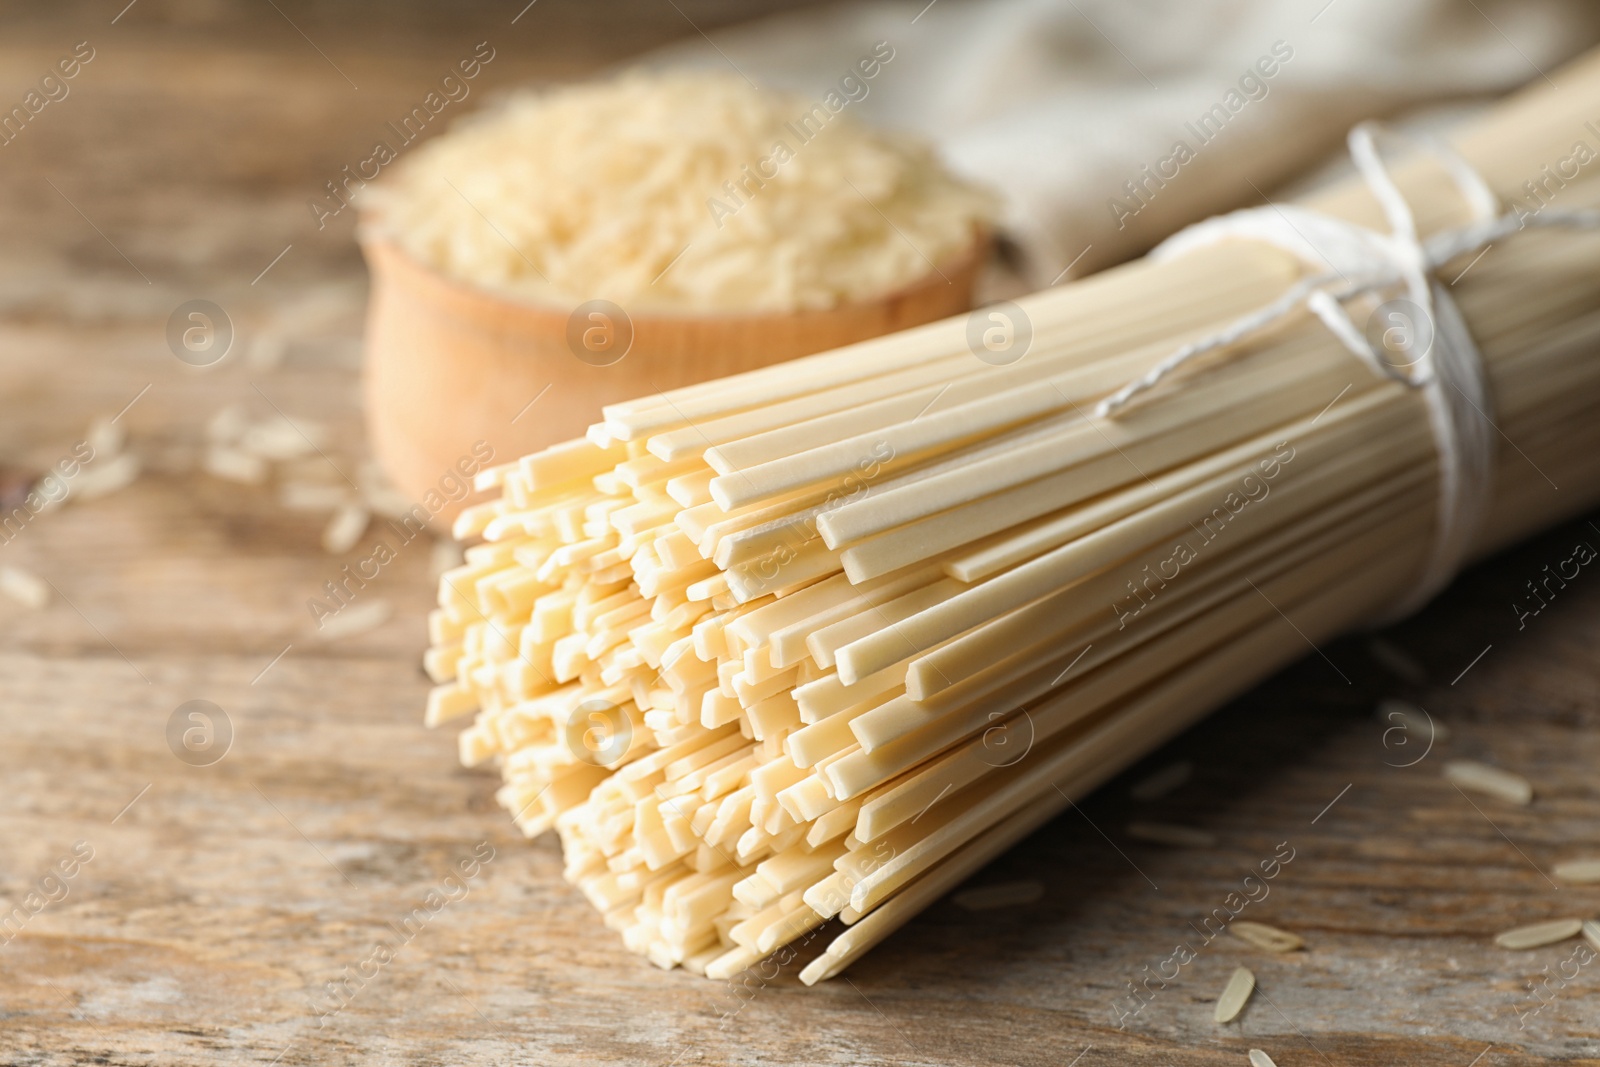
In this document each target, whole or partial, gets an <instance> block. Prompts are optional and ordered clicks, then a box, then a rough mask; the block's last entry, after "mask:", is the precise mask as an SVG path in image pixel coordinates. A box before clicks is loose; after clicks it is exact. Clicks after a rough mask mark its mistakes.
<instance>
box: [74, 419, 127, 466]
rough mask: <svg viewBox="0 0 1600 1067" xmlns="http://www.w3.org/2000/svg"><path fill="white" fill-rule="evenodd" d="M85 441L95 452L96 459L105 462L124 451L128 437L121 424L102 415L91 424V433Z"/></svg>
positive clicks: (86, 435) (86, 436) (85, 436)
mask: <svg viewBox="0 0 1600 1067" xmlns="http://www.w3.org/2000/svg"><path fill="white" fill-rule="evenodd" d="M84 440H85V441H87V442H88V443H89V447H90V448H91V449H93V450H94V458H95V459H97V460H105V459H110V458H111V457H112V456H115V455H117V454H118V453H119V452H121V451H122V446H123V444H124V443H126V441H127V440H128V435H127V432H126V431H124V430H123V428H122V427H121V426H120V425H119V424H117V423H115V422H112V421H111V420H110V419H108V418H106V417H105V416H104V415H102V416H100V417H99V418H98V419H95V420H94V421H93V422H91V423H90V424H89V432H88V433H87V434H85V435H84Z"/></svg>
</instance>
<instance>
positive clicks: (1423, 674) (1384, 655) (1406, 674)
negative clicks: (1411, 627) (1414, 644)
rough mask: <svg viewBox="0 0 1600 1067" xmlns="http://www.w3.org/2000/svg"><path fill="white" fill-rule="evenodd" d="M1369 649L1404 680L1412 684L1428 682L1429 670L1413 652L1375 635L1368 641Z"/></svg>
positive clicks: (1373, 655)
mask: <svg viewBox="0 0 1600 1067" xmlns="http://www.w3.org/2000/svg"><path fill="white" fill-rule="evenodd" d="M1367 651H1368V652H1370V653H1372V658H1373V659H1375V660H1377V661H1378V662H1379V663H1381V664H1382V665H1383V666H1385V667H1387V668H1389V670H1390V672H1392V673H1393V674H1395V675H1396V676H1398V677H1399V678H1401V679H1403V680H1404V681H1407V682H1410V683H1411V684H1412V685H1425V684H1427V681H1428V672H1427V671H1426V670H1424V669H1423V667H1422V664H1420V663H1418V662H1417V661H1416V659H1415V657H1413V656H1412V655H1411V653H1409V652H1407V651H1406V650H1405V649H1403V648H1400V647H1399V646H1398V645H1396V644H1395V643H1394V642H1392V641H1385V640H1384V639H1383V638H1381V637H1375V638H1373V639H1372V640H1371V641H1369V642H1367Z"/></svg>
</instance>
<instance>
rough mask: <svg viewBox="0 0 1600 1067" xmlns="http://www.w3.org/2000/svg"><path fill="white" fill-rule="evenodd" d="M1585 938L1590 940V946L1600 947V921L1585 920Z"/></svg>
mask: <svg viewBox="0 0 1600 1067" xmlns="http://www.w3.org/2000/svg"><path fill="white" fill-rule="evenodd" d="M1583 939H1584V940H1585V941H1587V942H1589V947H1590V948H1597V949H1600V923H1597V922H1595V921H1594V920H1593V919H1585V920H1583Z"/></svg>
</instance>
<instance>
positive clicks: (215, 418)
mask: <svg viewBox="0 0 1600 1067" xmlns="http://www.w3.org/2000/svg"><path fill="white" fill-rule="evenodd" d="M249 426H250V418H249V416H247V415H246V414H245V410H244V408H243V407H242V406H240V405H238V404H229V405H228V406H227V407H225V408H219V409H218V410H217V412H216V414H214V415H212V416H211V418H210V419H208V420H206V440H208V441H211V442H212V443H214V444H219V445H231V444H234V443H235V442H237V441H238V440H239V438H240V437H241V436H242V435H243V434H244V432H245V430H246V429H248V428H249Z"/></svg>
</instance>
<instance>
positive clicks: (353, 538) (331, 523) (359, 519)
mask: <svg viewBox="0 0 1600 1067" xmlns="http://www.w3.org/2000/svg"><path fill="white" fill-rule="evenodd" d="M371 521H372V513H371V512H370V511H368V510H367V509H366V508H364V507H362V506H361V505H360V504H352V503H346V504H343V505H341V506H340V508H339V510H338V511H336V512H334V514H333V518H331V519H329V520H328V525H327V528H326V529H324V530H323V531H322V548H323V551H325V552H327V553H328V554H329V555H332V556H338V555H343V554H344V553H346V552H348V551H350V550H351V549H352V548H354V547H355V546H356V542H357V541H359V540H361V535H362V534H364V533H366V532H367V524H368V523H370V522H371Z"/></svg>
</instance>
